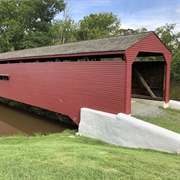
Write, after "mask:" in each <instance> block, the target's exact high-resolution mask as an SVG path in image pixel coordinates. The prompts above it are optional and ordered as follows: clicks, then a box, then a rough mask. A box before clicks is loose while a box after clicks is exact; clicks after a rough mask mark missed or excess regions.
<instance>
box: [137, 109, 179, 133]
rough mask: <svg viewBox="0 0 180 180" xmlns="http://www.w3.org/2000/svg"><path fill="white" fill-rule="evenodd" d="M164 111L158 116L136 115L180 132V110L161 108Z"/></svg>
mask: <svg viewBox="0 0 180 180" xmlns="http://www.w3.org/2000/svg"><path fill="white" fill-rule="evenodd" d="M161 110H162V113H161V114H160V115H158V116H157V117H144V116H135V117H137V118H138V119H141V120H144V121H146V122H149V123H152V124H155V125H158V126H161V127H163V128H166V129H169V130H171V131H174V132H177V133H180V110H175V109H170V108H167V109H164V108H161Z"/></svg>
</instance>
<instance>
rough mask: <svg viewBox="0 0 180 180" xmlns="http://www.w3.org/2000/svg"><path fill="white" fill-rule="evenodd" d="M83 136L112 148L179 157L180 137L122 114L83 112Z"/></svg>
mask: <svg viewBox="0 0 180 180" xmlns="http://www.w3.org/2000/svg"><path fill="white" fill-rule="evenodd" d="M78 134H79V135H83V136H87V137H91V138H95V139H99V140H102V141H105V142H107V143H110V144H114V145H119V146H125V147H132V148H147V149H154V150H158V151H164V152H170V153H179V151H180V134H178V133H175V132H173V131H169V130H167V129H164V128H161V127H159V126H156V125H153V124H150V123H147V122H144V121H142V120H139V119H136V118H133V117H131V116H129V115H125V114H123V113H119V114H118V115H115V114H110V113H105V112H101V111H96V110H92V109H88V108H82V109H81V120H80V124H79V131H78Z"/></svg>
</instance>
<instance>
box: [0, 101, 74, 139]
mask: <svg viewBox="0 0 180 180" xmlns="http://www.w3.org/2000/svg"><path fill="white" fill-rule="evenodd" d="M75 128H77V127H76V126H73V125H70V124H66V123H62V122H60V121H58V120H53V119H48V118H45V117H41V116H38V115H35V114H32V113H29V112H26V111H23V110H20V109H17V108H14V107H10V106H8V105H4V104H0V135H1V136H2V135H15V134H19V133H21V134H27V135H34V134H37V133H41V134H49V133H60V132H62V131H64V130H65V129H75Z"/></svg>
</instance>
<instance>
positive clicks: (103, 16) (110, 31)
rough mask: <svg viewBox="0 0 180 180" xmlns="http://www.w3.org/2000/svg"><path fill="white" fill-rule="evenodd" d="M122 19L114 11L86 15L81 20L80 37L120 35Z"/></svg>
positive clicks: (81, 38)
mask: <svg viewBox="0 0 180 180" xmlns="http://www.w3.org/2000/svg"><path fill="white" fill-rule="evenodd" d="M119 28H120V20H119V19H118V18H117V16H116V15H114V14H113V13H99V14H90V15H89V16H85V17H84V19H83V20H80V21H79V28H78V39H79V40H86V39H94V38H102V37H109V36H115V35H118V33H119Z"/></svg>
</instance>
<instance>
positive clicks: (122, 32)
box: [119, 27, 148, 35]
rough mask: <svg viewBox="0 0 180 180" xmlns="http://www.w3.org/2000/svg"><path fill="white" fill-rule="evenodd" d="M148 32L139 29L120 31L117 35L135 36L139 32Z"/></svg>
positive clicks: (144, 29)
mask: <svg viewBox="0 0 180 180" xmlns="http://www.w3.org/2000/svg"><path fill="white" fill-rule="evenodd" d="M147 31H148V30H147V29H146V28H144V27H143V28H141V29H135V30H134V29H130V28H129V29H120V30H119V34H121V35H128V34H135V33H141V32H147Z"/></svg>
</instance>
